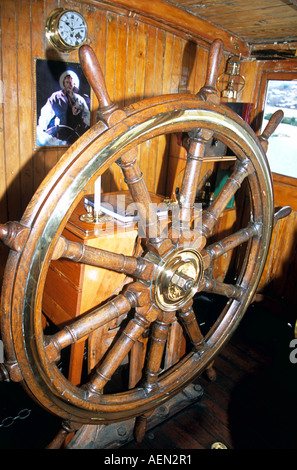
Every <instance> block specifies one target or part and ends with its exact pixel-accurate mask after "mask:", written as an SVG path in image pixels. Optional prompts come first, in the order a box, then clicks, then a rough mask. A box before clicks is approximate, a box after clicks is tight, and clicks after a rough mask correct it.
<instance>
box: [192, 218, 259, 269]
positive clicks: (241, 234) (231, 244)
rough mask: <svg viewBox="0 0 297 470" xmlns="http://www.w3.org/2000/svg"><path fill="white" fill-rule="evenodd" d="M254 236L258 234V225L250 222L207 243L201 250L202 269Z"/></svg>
mask: <svg viewBox="0 0 297 470" xmlns="http://www.w3.org/2000/svg"><path fill="white" fill-rule="evenodd" d="M254 236H260V226H259V225H258V224H255V223H250V224H249V225H248V227H246V228H244V229H241V230H238V231H237V232H235V233H234V234H232V235H229V236H228V237H226V238H224V239H223V240H221V241H219V242H216V243H213V244H212V245H209V246H208V247H207V248H205V249H204V250H202V252H201V255H202V258H203V263H204V269H207V268H208V267H209V265H210V263H211V261H214V260H215V259H217V258H219V257H220V256H222V255H224V254H225V253H227V252H228V251H230V250H232V249H233V248H236V247H237V246H239V245H241V244H242V243H245V242H247V241H248V240H250V239H251V238H253V237H254Z"/></svg>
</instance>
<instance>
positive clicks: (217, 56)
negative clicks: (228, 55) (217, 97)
mask: <svg viewBox="0 0 297 470" xmlns="http://www.w3.org/2000/svg"><path fill="white" fill-rule="evenodd" d="M223 46H224V45H223V41H222V40H221V39H216V40H215V41H214V42H213V43H212V45H211V47H210V50H209V56H208V63H207V71H206V79H205V83H204V86H203V87H202V88H201V90H200V92H199V95H201V93H202V94H206V99H207V96H208V95H209V94H210V95H212V94H217V89H216V83H217V79H218V75H219V70H220V66H221V63H222V59H223ZM204 98H205V97H204Z"/></svg>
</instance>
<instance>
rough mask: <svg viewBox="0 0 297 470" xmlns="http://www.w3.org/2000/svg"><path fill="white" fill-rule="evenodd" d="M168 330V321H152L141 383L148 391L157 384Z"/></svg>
mask: <svg viewBox="0 0 297 470" xmlns="http://www.w3.org/2000/svg"><path fill="white" fill-rule="evenodd" d="M168 331H169V323H166V322H162V321H157V322H155V323H154V326H153V330H152V336H151V339H150V346H149V352H148V359H147V365H146V371H145V381H144V383H143V387H144V388H145V389H146V391H148V392H149V391H151V390H152V389H153V388H154V387H156V386H157V380H158V375H159V373H160V370H161V362H162V358H163V354H164V348H165V344H166V340H167V337H168Z"/></svg>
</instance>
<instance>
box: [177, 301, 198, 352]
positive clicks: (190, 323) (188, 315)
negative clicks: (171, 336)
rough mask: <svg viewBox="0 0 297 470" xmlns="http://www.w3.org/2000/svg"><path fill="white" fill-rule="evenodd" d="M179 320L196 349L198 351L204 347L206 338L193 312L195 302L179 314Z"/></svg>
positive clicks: (190, 303)
mask: <svg viewBox="0 0 297 470" xmlns="http://www.w3.org/2000/svg"><path fill="white" fill-rule="evenodd" d="M179 318H180V320H181V322H182V323H183V326H184V327H185V330H186V332H187V334H188V336H189V338H190V340H191V343H192V344H193V346H194V348H195V349H196V350H197V351H198V350H200V349H201V348H202V347H203V345H204V337H203V335H202V333H201V330H200V328H199V325H198V322H197V319H196V315H195V312H194V310H193V301H191V302H189V303H188V305H186V306H185V307H183V308H182V309H181V311H180V313H179Z"/></svg>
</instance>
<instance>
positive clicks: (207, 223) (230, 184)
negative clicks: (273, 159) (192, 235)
mask: <svg viewBox="0 0 297 470" xmlns="http://www.w3.org/2000/svg"><path fill="white" fill-rule="evenodd" d="M248 174H249V166H248V163H247V162H236V164H235V168H234V171H233V173H232V175H231V176H229V178H228V179H227V181H226V183H225V184H224V186H223V188H222V189H221V191H220V192H219V194H218V195H217V197H216V199H215V200H214V201H213V202H212V204H211V205H210V206H209V208H208V209H207V210H206V211H204V212H203V215H202V234H203V236H204V237H205V239H206V238H208V237H209V235H210V234H211V232H212V230H213V228H214V226H215V224H216V223H217V221H218V220H219V217H220V215H221V214H222V213H223V211H224V210H225V208H226V207H227V205H228V203H229V202H230V200H231V199H232V197H233V196H234V195H235V193H236V192H237V190H238V189H239V188H240V186H241V183H242V182H243V180H244V179H245V178H246V177H247V176H248Z"/></svg>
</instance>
